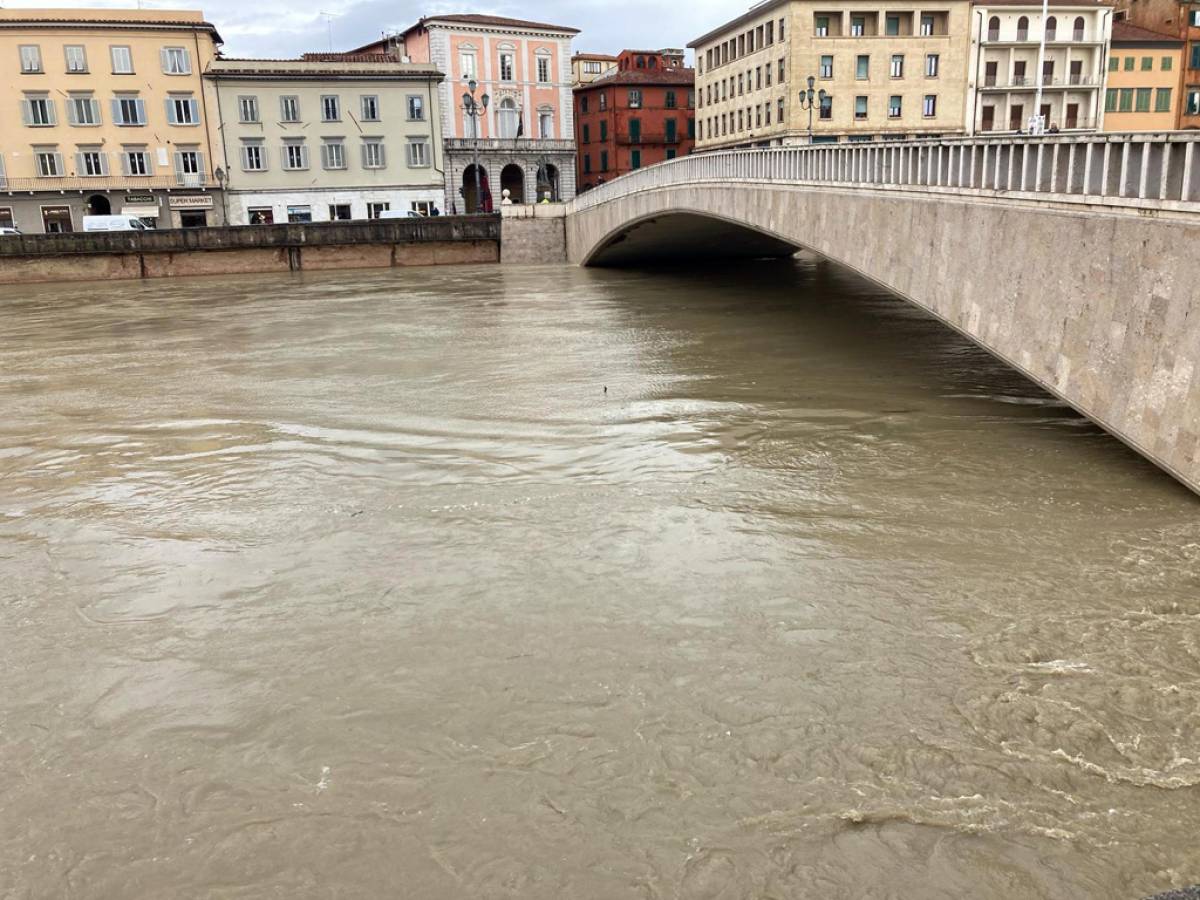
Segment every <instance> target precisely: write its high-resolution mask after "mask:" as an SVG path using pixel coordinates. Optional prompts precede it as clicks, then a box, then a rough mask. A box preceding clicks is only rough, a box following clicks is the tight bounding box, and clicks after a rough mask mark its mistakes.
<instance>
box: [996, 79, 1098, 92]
mask: <svg viewBox="0 0 1200 900" xmlns="http://www.w3.org/2000/svg"><path fill="white" fill-rule="evenodd" d="M1099 86H1100V80H1099V79H1098V78H1093V77H1092V76H1090V75H1068V76H1067V77H1066V78H1045V79H1043V80H1042V87H1043V88H1069V87H1079V88H1094V87H1099ZM1014 88H1028V89H1029V90H1034V89H1035V88H1037V79H1036V78H1034V77H1032V76H1030V75H1014V76H1013V77H1012V78H1010V79H1008V80H1007V81H1000V80H999V79H997V78H995V77H989V76H984V79H983V90H985V91H987V90H994V91H1008V90H1013V89H1014Z"/></svg>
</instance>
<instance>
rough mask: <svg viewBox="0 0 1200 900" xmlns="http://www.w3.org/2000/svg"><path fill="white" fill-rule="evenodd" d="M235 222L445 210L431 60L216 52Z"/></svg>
mask: <svg viewBox="0 0 1200 900" xmlns="http://www.w3.org/2000/svg"><path fill="white" fill-rule="evenodd" d="M204 77H205V80H206V81H208V82H209V83H211V84H213V85H215V87H216V97H217V107H218V109H219V110H220V116H221V121H222V123H223V124H222V127H221V142H222V146H223V152H224V155H225V158H226V159H227V160H228V161H229V174H228V177H227V183H226V201H227V204H228V217H229V221H230V222H231V223H233V224H239V225H244V224H252V223H259V222H262V223H279V222H328V221H335V220H339V219H371V218H379V216H380V214H381V213H383V212H384V211H389V210H390V211H401V212H410V211H411V212H419V213H421V214H425V215H428V214H429V213H431V212H433V210H434V208H435V207H436V208H438V209H439V211H440V209H441V204H442V201H443V180H444V179H443V163H442V132H441V111H440V107H439V100H438V85H439V84H440V82H441V81H442V75H441V73H440V72H438V70H437V69H436V68H434V67H433V66H430V65H414V64H411V63H401V62H397V61H396V60H395V59H393V58H391V57H389V56H384V55H372V54H358V55H354V54H309V55H307V56H306V57H305V58H304V59H300V60H249V59H218V60H214V61H212V62H211V63H210V64H209V66H208V69H207V71H206V72H205V73H204Z"/></svg>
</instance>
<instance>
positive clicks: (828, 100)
mask: <svg viewBox="0 0 1200 900" xmlns="http://www.w3.org/2000/svg"><path fill="white" fill-rule="evenodd" d="M779 102H780V103H782V102H783V101H782V100H780V101H779ZM820 116H821V118H822V119H832V118H833V98H832V97H829V96H826V97H823V98H822V99H821V112H820Z"/></svg>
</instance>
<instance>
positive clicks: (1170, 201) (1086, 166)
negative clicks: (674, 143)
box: [568, 132, 1200, 213]
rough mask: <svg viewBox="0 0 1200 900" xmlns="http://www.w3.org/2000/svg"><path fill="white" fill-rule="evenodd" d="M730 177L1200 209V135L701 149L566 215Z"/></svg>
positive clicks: (632, 177)
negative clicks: (643, 193) (633, 196)
mask: <svg viewBox="0 0 1200 900" xmlns="http://www.w3.org/2000/svg"><path fill="white" fill-rule="evenodd" d="M730 181H753V182H764V181H765V182H787V183H793V184H810V185H837V186H847V187H861V188H876V189H881V190H896V191H904V190H917V189H919V190H925V191H935V192H950V193H955V194H963V195H976V196H1003V197H1004V198H1006V199H1008V200H1022V199H1027V200H1034V201H1039V202H1055V203H1072V204H1084V205H1088V206H1102V207H1115V208H1135V209H1140V210H1155V211H1159V212H1166V213H1170V212H1185V213H1200V134H1190V133H1189V134H1181V133H1176V132H1170V133H1168V132H1162V133H1147V134H1142V133H1129V134H1102V135H1101V134H1097V135H1069V136H1068V135H1046V136H1042V137H1023V136H1019V135H1010V136H1007V137H1003V138H944V139H936V140H935V139H930V140H921V141H896V142H890V141H885V142H879V143H874V142H872V143H866V142H863V143H846V144H802V145H797V146H788V147H771V148H756V149H747V150H726V151H716V152H712V153H696V154H692V155H689V156H685V157H680V158H678V159H674V160H670V161H667V162H664V163H659V164H658V165H654V166H650V167H648V168H646V169H642V170H639V171H637V172H632V173H630V174H628V175H624V176H622V177H620V178H617V179H615V180H613V181H610V182H608V183H607V184H604V185H601V186H600V187H598V188H594V189H593V190H591V191H588V192H587V193H584V194H581V195H579V196H578V197H577V198H575V199H574V200H572V201H571V203H570V204H569V208H568V212H570V213H575V212H582V211H584V210H587V209H591V208H592V207H595V206H597V205H599V204H601V203H605V202H607V201H610V200H616V199H619V198H621V197H625V196H628V195H630V194H634V193H638V192H640V191H646V190H655V189H658V188H664V187H672V186H678V185H695V184H701V183H704V182H715V183H728V182H730Z"/></svg>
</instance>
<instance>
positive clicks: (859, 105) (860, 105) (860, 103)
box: [854, 95, 867, 119]
mask: <svg viewBox="0 0 1200 900" xmlns="http://www.w3.org/2000/svg"><path fill="white" fill-rule="evenodd" d="M866 117H867V98H866V97H863V96H861V95H860V96H858V97H855V98H854V118H856V119H865V118H866Z"/></svg>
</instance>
